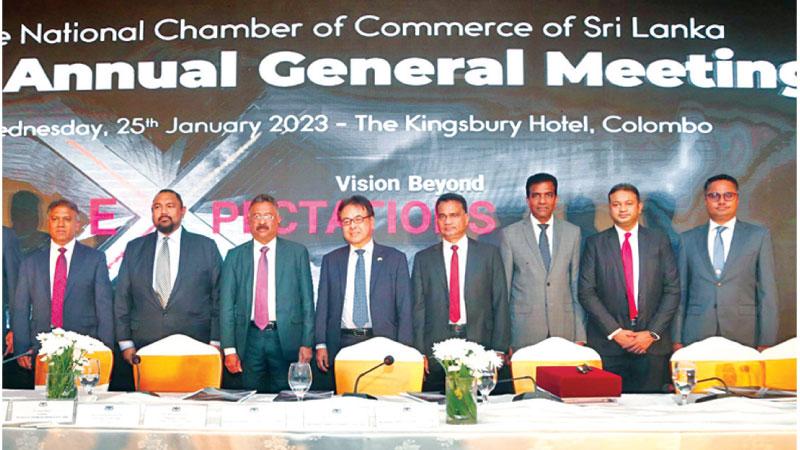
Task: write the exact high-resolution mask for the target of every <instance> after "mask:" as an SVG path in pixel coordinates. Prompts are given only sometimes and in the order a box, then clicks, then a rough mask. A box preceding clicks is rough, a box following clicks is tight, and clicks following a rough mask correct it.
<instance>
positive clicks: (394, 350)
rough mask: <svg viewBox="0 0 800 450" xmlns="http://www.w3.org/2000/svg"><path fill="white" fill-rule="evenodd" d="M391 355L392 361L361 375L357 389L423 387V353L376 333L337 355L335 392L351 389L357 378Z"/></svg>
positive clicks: (386, 391) (384, 391) (389, 391)
mask: <svg viewBox="0 0 800 450" xmlns="http://www.w3.org/2000/svg"><path fill="white" fill-rule="evenodd" d="M388 355H391V356H392V357H393V358H394V363H393V364H392V365H390V366H383V367H380V368H378V369H376V370H374V371H372V372H370V373H369V374H367V375H365V376H363V377H362V378H361V381H359V383H358V392H359V393H364V394H371V395H398V394H401V393H403V392H419V391H421V390H422V375H423V372H424V364H423V358H422V353H420V352H419V351H418V350H417V349H415V348H413V347H409V346H406V345H403V344H401V343H399V342H395V341H393V340H391V339H387V338H384V337H375V338H372V339H369V340H367V341H364V342H360V343H358V344H355V345H351V346H349V347H345V348H343V349H342V350H340V351H339V353H338V354H337V355H336V361H334V368H335V370H334V373H335V374H336V393H337V394H343V393H345V392H353V389H354V387H355V382H356V378H358V376H359V375H360V374H361V373H363V372H365V371H367V370H369V369H371V368H373V367H375V366H376V365H378V364H380V363H381V362H382V361H383V360H384V358H385V357H386V356H388Z"/></svg>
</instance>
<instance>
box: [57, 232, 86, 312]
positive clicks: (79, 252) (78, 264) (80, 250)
mask: <svg viewBox="0 0 800 450" xmlns="http://www.w3.org/2000/svg"><path fill="white" fill-rule="evenodd" d="M86 250H87V249H86V248H85V247H84V246H83V245H82V244H81V243H79V242H77V241H76V242H75V247H73V249H72V252H73V253H72V257H71V258H70V260H69V273H68V274H67V288H66V289H65V290H64V302H65V303H66V301H67V299H68V298H69V293H70V291H71V290H72V286H73V285H74V284H75V277H77V276H78V274H79V273H80V272H81V270H82V269H83V268H84V265H83V258H84V256H85V252H86ZM48 279H49V277H48ZM51 295H52V292H51Z"/></svg>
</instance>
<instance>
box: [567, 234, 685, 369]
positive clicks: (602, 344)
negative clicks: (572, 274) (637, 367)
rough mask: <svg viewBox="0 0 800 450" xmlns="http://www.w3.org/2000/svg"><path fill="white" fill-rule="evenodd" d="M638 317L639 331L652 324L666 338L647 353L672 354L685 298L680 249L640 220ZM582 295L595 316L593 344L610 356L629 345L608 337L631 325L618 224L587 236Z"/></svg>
mask: <svg viewBox="0 0 800 450" xmlns="http://www.w3.org/2000/svg"><path fill="white" fill-rule="evenodd" d="M638 240H639V286H638V287H639V292H638V306H637V309H638V311H639V312H638V319H637V326H636V328H635V329H634V330H633V331H643V330H650V331H653V332H655V333H657V334H658V335H659V336H660V337H661V339H660V340H658V341H656V342H654V343H653V344H652V345H651V346H650V348H649V349H648V350H647V353H650V354H655V355H666V354H667V353H669V352H671V351H672V342H671V339H670V330H671V328H670V327H671V325H672V319H673V317H674V316H675V312H676V311H677V310H678V303H679V302H680V279H679V277H678V267H677V265H676V263H675V255H674V254H673V252H672V247H671V246H670V243H669V238H667V236H666V235H665V234H664V233H662V232H660V231H656V230H651V229H649V228H644V227H643V226H641V225H640V226H639V236H638ZM578 296H579V298H580V302H581V304H582V305H583V307H584V309H585V310H586V313H587V315H588V317H589V322H588V324H587V327H586V333H587V336H588V339H589V340H588V344H589V346H590V347H592V348H594V349H595V350H597V352H598V353H600V354H601V355H604V356H614V355H622V354H625V353H626V351H625V350H624V349H623V348H622V347H620V346H619V345H618V344H617V343H616V342H614V341H613V340H609V339H608V335H610V334H611V333H612V332H613V331H614V330H616V329H617V328H622V329H628V330H629V329H631V326H630V318H629V316H628V300H627V296H626V293H625V273H624V271H623V269H622V257H621V256H620V244H619V237H618V235H617V231H616V229H615V228H614V227H611V228H609V229H608V230H606V231H603V232H601V233H598V234H595V235H594V236H590V237H589V238H587V239H586V246H585V247H584V251H583V256H582V257H581V271H580V280H579V282H578Z"/></svg>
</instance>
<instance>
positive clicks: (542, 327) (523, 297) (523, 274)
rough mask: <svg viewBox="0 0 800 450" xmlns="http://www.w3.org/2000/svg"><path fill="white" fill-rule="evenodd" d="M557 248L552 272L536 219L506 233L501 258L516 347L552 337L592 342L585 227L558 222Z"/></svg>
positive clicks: (552, 260)
mask: <svg viewBox="0 0 800 450" xmlns="http://www.w3.org/2000/svg"><path fill="white" fill-rule="evenodd" d="M552 248H553V251H552V254H551V258H550V259H551V262H550V270H549V271H548V270H547V269H546V268H545V267H544V260H542V254H541V252H540V251H539V244H538V243H537V242H536V236H535V235H534V230H533V227H532V225H531V218H530V216H528V217H526V218H525V219H523V220H520V221H519V222H516V223H514V224H512V225H509V226H508V227H506V228H505V229H503V231H502V234H501V235H500V255H501V256H502V258H503V266H504V267H505V274H506V284H507V285H508V287H509V289H508V291H509V297H508V305H509V309H510V311H511V347H512V348H515V349H518V348H522V347H525V346H528V345H533V344H536V343H538V342H540V341H543V340H544V339H546V338H548V337H551V336H558V337H563V338H565V339H569V340H570V341H585V340H586V313H585V312H584V311H583V307H582V306H581V304H580V303H579V302H578V270H579V267H580V249H581V231H580V228H578V227H576V226H575V225H573V224H571V223H569V222H565V221H563V220H558V219H554V220H553V242H552Z"/></svg>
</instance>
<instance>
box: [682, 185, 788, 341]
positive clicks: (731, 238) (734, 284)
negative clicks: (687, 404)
mask: <svg viewBox="0 0 800 450" xmlns="http://www.w3.org/2000/svg"><path fill="white" fill-rule="evenodd" d="M704 191H705V202H706V210H707V211H708V215H709V217H710V219H711V220H710V221H709V223H708V224H705V225H701V226H699V227H697V228H694V229H692V230H689V231H687V232H685V233H683V234H682V235H681V249H680V255H679V258H678V259H679V260H678V265H679V268H680V274H681V303H680V307H679V309H678V314H677V315H676V317H675V321H674V323H673V342H674V344H673V348H674V350H677V349H679V348H681V347H682V346H684V345H688V344H691V343H693V342H696V341H700V340H703V339H705V338H707V337H710V336H722V337H725V338H727V339H731V340H734V341H737V342H739V343H742V344H745V345H749V346H751V347H756V348H757V349H759V350H763V349H764V348H766V347H768V346H770V345H773V344H775V340H776V338H777V332H778V307H777V301H778V300H777V297H778V292H777V287H776V284H775V272H774V265H775V263H774V260H773V257H772V240H771V238H770V235H769V231H768V230H767V229H766V228H764V227H761V226H758V225H754V224H751V223H747V222H743V221H741V220H738V219H737V218H736V210H737V208H738V206H739V192H738V191H739V183H738V182H737V181H736V179H735V178H733V177H732V176H730V175H725V174H721V175H715V176H713V177H711V178H709V179H708V180H707V181H706V183H705V186H704Z"/></svg>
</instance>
